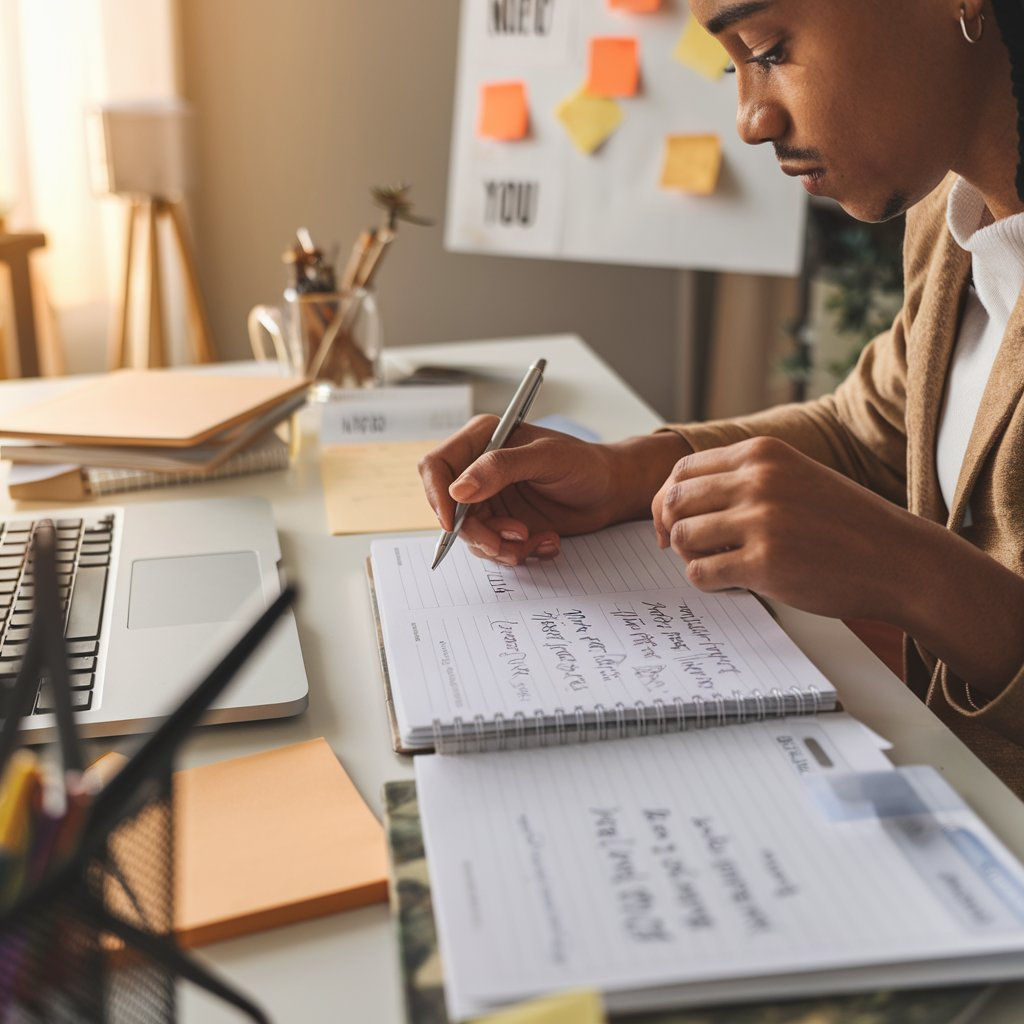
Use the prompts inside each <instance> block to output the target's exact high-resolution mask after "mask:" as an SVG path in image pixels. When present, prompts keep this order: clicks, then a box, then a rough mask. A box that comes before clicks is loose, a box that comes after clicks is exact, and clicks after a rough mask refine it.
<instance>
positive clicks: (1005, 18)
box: [992, 0, 1024, 199]
mask: <svg viewBox="0 0 1024 1024" xmlns="http://www.w3.org/2000/svg"><path fill="white" fill-rule="evenodd" d="M992 7H993V9H994V10H995V14H996V21H997V22H998V24H999V31H1000V32H1001V33H1002V36H1003V42H1004V43H1005V44H1006V48H1007V50H1009V51H1010V69H1011V76H1012V78H1013V95H1014V97H1015V98H1016V100H1017V147H1018V149H1017V152H1018V161H1017V195H1018V196H1019V197H1020V198H1021V199H1024V0H992Z"/></svg>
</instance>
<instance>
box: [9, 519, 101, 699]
mask: <svg viewBox="0 0 1024 1024" xmlns="http://www.w3.org/2000/svg"><path fill="white" fill-rule="evenodd" d="M47 521H48V522H52V523H53V525H54V527H55V529H56V551H55V553H54V554H55V559H56V563H57V587H58V590H59V593H60V599H61V605H62V608H63V611H64V638H65V640H66V643H67V656H68V672H69V673H70V678H71V704H72V707H73V708H74V709H75V710H78V711H87V710H89V709H90V708H91V707H92V704H93V696H94V687H95V683H96V658H97V655H98V653H99V643H100V628H101V626H102V623H103V596H104V594H105V592H106V587H107V573H108V572H109V569H110V557H111V551H112V549H113V537H114V527H115V522H114V516H113V513H104V514H97V515H95V516H85V517H82V518H67V519H56V518H53V519H11V520H8V521H6V522H2V523H0V621H2V623H3V639H2V641H0V690H4V689H6V688H7V687H9V686H11V685H13V683H14V679H15V677H16V676H17V674H18V671H19V670H20V668H21V661H22V658H23V657H24V654H25V650H26V646H27V644H28V633H29V628H30V626H31V625H32V612H33V601H34V597H35V581H34V579H33V575H32V559H31V558H30V557H29V548H30V545H31V540H32V533H33V531H34V530H35V528H36V525H37V524H38V523H41V522H47ZM53 710H54V705H53V695H52V694H51V693H50V692H49V686H48V685H47V684H43V685H41V686H40V688H39V692H38V693H37V695H36V701H35V706H34V708H33V713H34V714H37V715H42V714H49V713H51V712H52V711H53Z"/></svg>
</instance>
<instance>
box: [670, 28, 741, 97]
mask: <svg viewBox="0 0 1024 1024" xmlns="http://www.w3.org/2000/svg"><path fill="white" fill-rule="evenodd" d="M672 56H673V57H675V59H676V60H677V61H679V62H680V63H681V64H685V65H686V66H687V67H688V68H693V70H694V71H696V72H698V73H700V74H702V75H704V76H705V78H710V79H711V80H712V81H716V80H717V79H719V78H721V77H722V75H723V74H724V72H725V69H726V68H727V67H728V66H729V54H727V53H726V52H725V47H724V46H722V44H721V43H720V42H719V41H718V40H717V39H716V38H715V37H714V36H713V35H711V33H710V32H708V31H707V29H705V28H704V26H703V25H702V24H701V23H700V22H699V21H698V20H697V19H696V18H695V17H693V15H691V16H690V18H689V20H688V21H687V22H686V28H685V29H683V34H682V35H681V36H680V37H679V41H678V42H677V43H676V48H675V49H674V50H673V51H672Z"/></svg>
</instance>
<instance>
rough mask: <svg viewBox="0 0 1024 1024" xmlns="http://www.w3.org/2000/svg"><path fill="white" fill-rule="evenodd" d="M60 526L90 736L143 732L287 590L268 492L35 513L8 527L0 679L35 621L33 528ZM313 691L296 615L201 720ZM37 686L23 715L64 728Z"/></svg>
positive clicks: (223, 718)
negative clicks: (30, 552) (29, 558)
mask: <svg viewBox="0 0 1024 1024" xmlns="http://www.w3.org/2000/svg"><path fill="white" fill-rule="evenodd" d="M41 519H50V520H51V521H52V522H53V523H54V524H55V526H56V529H57V534H56V538H57V542H56V558H57V572H58V584H59V586H60V588H61V594H62V597H63V599H64V602H65V608H66V616H65V631H64V632H65V639H66V643H67V649H68V664H69V669H70V678H71V684H72V702H73V704H74V707H75V713H76V719H77V722H78V726H79V731H80V732H81V734H82V735H83V736H112V735H121V734H125V733H133V732H146V731H149V730H150V729H152V728H153V727H154V726H155V725H156V724H157V722H159V721H160V719H162V718H163V717H164V716H166V714H167V713H168V712H169V711H171V710H172V709H173V708H174V707H175V706H176V705H177V704H178V703H180V702H181V700H182V699H183V698H184V696H185V695H186V694H187V693H188V692H189V691H190V690H191V689H192V688H193V687H194V686H195V684H196V683H197V682H198V681H199V680H200V679H201V678H202V677H203V676H204V675H205V674H206V673H207V672H208V670H209V669H210V668H212V666H213V665H215V664H216V663H217V662H218V661H219V660H220V658H221V657H222V656H223V655H224V653H225V652H226V651H227V650H228V648H229V647H230V646H231V645H232V644H233V643H234V641H235V640H236V639H238V637H240V636H241V634H242V633H244V632H245V630H246V628H247V627H248V626H249V625H250V624H251V623H252V622H253V621H254V620H255V619H256V617H257V616H258V615H259V614H260V612H262V611H263V610H264V609H265V608H266V607H267V605H269V604H270V602H271V601H273V599H274V598H275V597H276V596H277V595H278V594H279V593H280V591H281V580H280V575H279V563H280V561H281V549H280V545H279V543H278V537H277V531H276V529H275V526H274V520H273V515H272V513H271V509H270V505H269V503H268V502H267V501H266V500H265V499H263V498H206V499H200V500H185V501H174V500H172V501H157V502H150V503H147V504H142V505H127V506H117V505H105V506H96V507H91V506H90V507H82V508H68V507H64V508H56V509H49V510H43V511H39V510H35V509H33V510H31V511H28V512H26V513H24V514H20V513H19V514H11V515H9V516H8V517H7V518H6V519H5V520H3V521H2V525H0V605H2V609H0V610H2V617H3V623H4V627H3V640H2V642H0V685H10V684H11V683H12V682H13V676H14V675H15V674H16V672H17V669H18V667H19V664H20V655H21V654H22V653H23V652H24V645H25V642H26V640H27V636H28V628H29V626H30V623H31V617H32V602H33V596H34V595H33V589H32V584H33V581H32V566H31V564H30V563H29V562H28V561H27V559H26V554H27V550H28V545H29V541H30V539H31V532H32V529H33V524H34V523H37V522H38V521H39V520H41ZM308 692H309V687H308V683H307V680H306V673H305V669H304V667H303V662H302V652H301V650H300V648H299V637H298V631H297V629H296V625H295V618H294V616H293V615H292V614H291V613H290V612H287V613H286V614H285V615H284V616H283V618H282V620H281V621H279V622H278V623H277V624H276V625H275V627H274V629H273V631H272V633H271V634H270V635H269V636H268V637H267V639H266V640H265V641H264V642H263V644H261V645H260V647H259V648H258V649H257V651H256V653H255V654H254V655H253V656H252V657H251V658H250V659H249V661H248V662H247V663H246V664H245V666H244V667H243V669H242V671H241V672H240V673H239V674H238V676H236V678H235V679H234V681H233V682H232V683H231V684H230V685H229V686H228V688H227V689H226V690H225V691H224V693H223V694H222V695H221V697H220V699H219V700H218V701H217V702H216V703H215V704H214V705H212V706H211V708H210V709H209V711H208V712H207V715H206V717H205V719H204V722H206V723H219V722H240V721H249V720H254V719H266V718H278V717H283V716H288V715H296V714H299V713H300V712H301V711H303V710H304V709H305V707H306V704H307V702H308ZM52 709H53V701H52V694H51V693H50V692H49V690H48V686H47V685H46V684H43V685H42V686H40V688H39V691H38V694H37V699H36V703H35V706H34V708H33V712H32V714H31V715H29V716H27V717H26V718H25V719H23V721H22V729H23V733H24V736H25V738H26V739H27V740H28V741H30V742H37V741H38V742H44V741H49V740H51V739H53V738H55V736H56V718H55V715H54V714H53V710H52Z"/></svg>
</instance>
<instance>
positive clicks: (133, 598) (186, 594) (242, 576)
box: [128, 551, 261, 629]
mask: <svg viewBox="0 0 1024 1024" xmlns="http://www.w3.org/2000/svg"><path fill="white" fill-rule="evenodd" d="M260 591H261V582H260V567H259V557H258V555H257V554H256V552H255V551H231V552H223V553H217V554H208V555H183V556H180V557H175V558H147V559H137V560H136V561H134V562H133V563H132V571H131V591H130V594H129V598H128V628H129V629H152V628H159V627H166V626H191V625H199V624H201V623H213V622H232V621H244V620H246V619H247V618H249V617H251V612H252V604H253V595H254V594H258V593H260Z"/></svg>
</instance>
